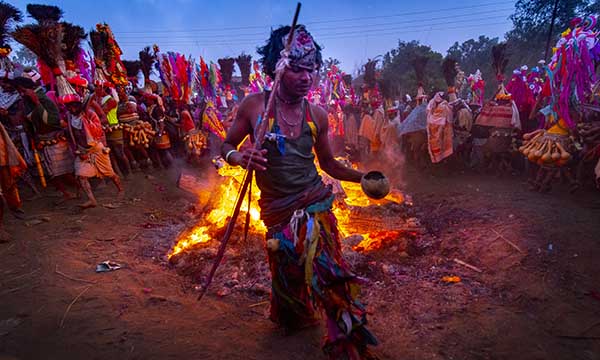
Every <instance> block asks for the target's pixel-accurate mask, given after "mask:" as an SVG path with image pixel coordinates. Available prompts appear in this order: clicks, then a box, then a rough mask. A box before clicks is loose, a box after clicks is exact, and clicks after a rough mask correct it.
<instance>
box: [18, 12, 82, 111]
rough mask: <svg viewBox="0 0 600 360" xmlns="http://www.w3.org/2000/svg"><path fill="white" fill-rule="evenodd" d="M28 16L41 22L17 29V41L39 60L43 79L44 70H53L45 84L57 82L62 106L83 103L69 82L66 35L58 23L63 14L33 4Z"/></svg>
mask: <svg viewBox="0 0 600 360" xmlns="http://www.w3.org/2000/svg"><path fill="white" fill-rule="evenodd" d="M27 12H28V13H29V14H30V15H31V17H33V18H34V19H36V20H37V24H28V25H24V26H19V27H17V29H16V30H15V32H14V33H13V37H14V39H15V40H16V41H18V42H19V43H21V44H23V45H24V46H25V47H27V48H28V49H29V50H31V51H32V52H33V53H34V54H36V55H37V56H38V61H39V62H40V67H41V68H42V76H43V73H45V72H44V70H43V69H44V68H47V69H49V73H50V74H48V75H46V76H45V77H44V76H43V77H44V78H45V82H48V81H49V80H50V81H51V80H54V83H55V85H56V92H57V93H58V100H59V101H60V102H62V103H67V102H72V101H80V100H81V98H80V97H79V95H77V93H76V92H75V90H74V89H73V88H72V87H71V85H70V84H69V82H68V81H67V79H66V78H65V72H66V69H65V66H64V58H63V50H62V44H63V37H64V32H63V25H62V24H61V23H59V22H58V21H59V20H60V18H61V17H62V10H60V9H59V8H58V7H56V6H48V5H32V4H29V5H27ZM49 78H50V79H49Z"/></svg>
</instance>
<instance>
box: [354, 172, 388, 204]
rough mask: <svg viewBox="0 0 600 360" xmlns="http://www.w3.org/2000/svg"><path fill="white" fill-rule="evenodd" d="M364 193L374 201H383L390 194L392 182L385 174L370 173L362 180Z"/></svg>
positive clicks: (361, 184) (361, 185)
mask: <svg viewBox="0 0 600 360" xmlns="http://www.w3.org/2000/svg"><path fill="white" fill-rule="evenodd" d="M360 187H361V188H362V191H363V192H364V193H365V194H366V195H367V196H368V197H370V198H372V199H383V198H384V197H386V195H387V194H389V192H390V182H389V180H388V178H387V177H385V175H383V173H381V172H379V171H369V172H368V173H366V174H365V175H363V177H362V179H361V180H360Z"/></svg>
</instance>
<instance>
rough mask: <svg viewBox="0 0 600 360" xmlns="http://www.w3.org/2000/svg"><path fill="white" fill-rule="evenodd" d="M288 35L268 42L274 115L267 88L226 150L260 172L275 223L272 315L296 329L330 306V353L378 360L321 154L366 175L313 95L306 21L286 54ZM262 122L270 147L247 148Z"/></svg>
mask: <svg viewBox="0 0 600 360" xmlns="http://www.w3.org/2000/svg"><path fill="white" fill-rule="evenodd" d="M289 33H290V27H289V26H287V27H281V28H279V29H277V30H274V31H273V32H272V33H271V37H270V39H269V41H268V43H267V44H266V45H265V46H264V47H262V48H261V49H259V54H261V55H262V57H263V58H262V62H263V69H264V70H265V72H266V73H267V74H269V76H272V77H274V73H275V72H276V71H277V72H280V75H281V82H280V87H278V88H277V89H275V91H276V92H275V94H273V96H274V97H275V98H274V99H271V100H273V101H274V106H273V109H272V112H271V113H270V114H267V118H266V119H261V116H262V115H261V114H262V113H263V111H264V109H265V102H266V100H267V95H266V94H264V93H259V94H252V95H249V96H247V97H246V98H245V99H244V101H243V102H242V104H241V105H240V109H239V111H238V116H237V118H236V120H235V121H234V123H233V126H232V127H231V129H230V130H229V132H228V134H227V138H226V139H225V142H224V144H223V147H222V155H223V157H224V158H225V160H226V161H227V162H229V163H230V164H231V165H238V166H243V167H246V166H247V165H249V166H251V167H253V168H254V169H256V170H257V171H256V182H257V185H258V187H259V188H260V191H261V199H260V201H259V204H260V207H261V218H262V220H263V222H264V223H265V225H266V226H267V228H268V231H267V236H266V238H267V239H268V240H267V248H268V249H269V251H268V256H269V263H270V267H271V275H272V293H271V316H270V317H271V320H273V321H274V322H276V323H278V324H280V325H281V326H283V327H284V328H286V329H294V328H296V329H297V328H302V327H305V326H310V325H314V324H315V323H316V321H317V312H318V311H319V310H321V311H322V312H323V313H324V314H325V316H326V323H327V335H326V337H325V342H324V351H325V352H326V353H327V354H328V355H329V357H330V358H331V359H346V358H347V359H371V358H374V357H373V356H372V355H371V353H370V350H369V349H368V345H375V344H377V340H376V339H375V337H374V336H373V335H372V334H371V333H370V332H369V331H368V330H367V328H366V327H365V325H366V323H367V319H366V309H365V308H364V306H363V305H362V304H361V303H360V302H359V301H358V299H357V297H356V296H357V294H358V279H357V277H356V275H355V274H354V273H353V272H352V271H351V269H350V266H349V264H348V263H347V262H346V260H345V259H344V258H343V256H342V251H341V244H340V240H341V239H340V234H339V231H338V229H337V222H336V218H335V215H334V214H333V213H332V211H331V204H332V201H333V199H334V197H333V194H332V191H331V188H328V187H326V186H325V185H324V184H323V182H322V180H321V177H320V176H319V174H318V172H317V169H316V167H315V163H314V157H315V153H316V155H317V157H318V159H319V164H320V165H321V169H323V170H324V171H325V172H326V173H328V174H329V175H331V176H332V177H334V178H336V179H340V180H345V181H352V182H360V181H361V178H362V176H363V174H362V173H360V172H358V171H355V170H353V169H350V168H347V167H344V166H343V165H342V164H341V163H339V162H337V161H336V160H335V159H334V158H333V155H332V153H331V148H330V146H329V142H328V135H327V130H328V126H327V113H326V112H325V111H324V110H323V109H321V108H319V107H317V106H313V105H311V104H309V103H308V102H307V100H305V99H304V97H305V96H306V94H307V93H308V91H309V89H310V87H311V85H312V82H313V77H314V76H315V75H316V74H317V73H318V67H319V66H320V65H321V63H322V60H321V51H320V47H319V46H318V45H317V44H316V43H315V42H314V40H313V38H312V36H311V35H310V34H309V33H308V32H307V31H306V29H305V28H304V26H301V25H299V26H297V27H296V29H295V35H294V40H293V42H292V46H291V49H290V50H289V53H287V52H285V53H284V52H282V50H284V48H285V46H284V43H285V41H286V37H287V36H286V35H287V34H289ZM261 121H267V122H268V123H266V125H268V127H267V135H266V137H265V138H266V140H265V141H264V143H263V145H262V148H261V150H254V149H246V150H244V151H242V152H239V151H238V150H237V147H238V145H239V144H240V143H241V142H242V141H243V140H244V138H246V136H250V137H251V138H253V136H254V131H255V129H256V127H257V125H258V123H259V122H261ZM254 141H263V139H254ZM313 148H314V151H315V152H314V153H313Z"/></svg>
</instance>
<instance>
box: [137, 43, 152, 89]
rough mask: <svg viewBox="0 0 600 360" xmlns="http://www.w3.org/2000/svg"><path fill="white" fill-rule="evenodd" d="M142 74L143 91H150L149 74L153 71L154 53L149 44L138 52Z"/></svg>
mask: <svg viewBox="0 0 600 360" xmlns="http://www.w3.org/2000/svg"><path fill="white" fill-rule="evenodd" d="M139 57H140V64H141V70H142V74H144V91H145V92H147V93H151V92H152V86H151V82H150V75H151V74H152V73H153V71H154V68H153V67H154V62H155V61H156V53H153V52H152V50H151V49H150V46H146V47H145V48H143V49H142V51H140V52H139Z"/></svg>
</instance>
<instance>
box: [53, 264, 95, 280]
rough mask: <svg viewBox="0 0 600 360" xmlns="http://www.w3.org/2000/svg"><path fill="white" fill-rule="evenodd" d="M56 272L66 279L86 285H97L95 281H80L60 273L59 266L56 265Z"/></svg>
mask: <svg viewBox="0 0 600 360" xmlns="http://www.w3.org/2000/svg"><path fill="white" fill-rule="evenodd" d="M54 272H55V273H57V274H58V275H60V276H62V277H64V278H67V279H69V280H73V281H79V282H82V283H86V284H95V283H96V282H95V281H89V280H85V279H79V278H75V277H72V276H69V275H67V274H65V273H64V272H62V271H59V270H58V265H56V267H55V268H54Z"/></svg>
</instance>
